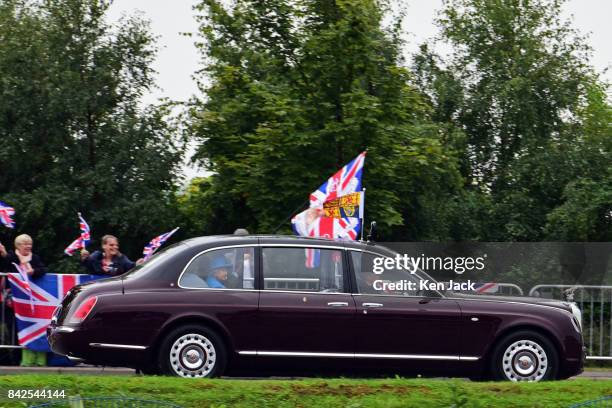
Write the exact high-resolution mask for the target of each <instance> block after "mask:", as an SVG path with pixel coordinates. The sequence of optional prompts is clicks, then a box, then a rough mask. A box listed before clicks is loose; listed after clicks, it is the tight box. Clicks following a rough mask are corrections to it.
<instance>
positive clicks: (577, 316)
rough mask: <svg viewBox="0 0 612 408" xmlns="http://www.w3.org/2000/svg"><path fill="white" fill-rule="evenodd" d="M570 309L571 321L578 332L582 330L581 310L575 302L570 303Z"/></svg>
mask: <svg viewBox="0 0 612 408" xmlns="http://www.w3.org/2000/svg"><path fill="white" fill-rule="evenodd" d="M570 307H571V309H572V323H573V325H574V328H575V329H576V331H577V332H578V333H581V332H582V312H581V311H580V309H579V308H578V306H576V304H575V303H573V302H572V303H570Z"/></svg>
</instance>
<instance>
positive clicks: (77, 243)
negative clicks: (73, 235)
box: [64, 237, 83, 256]
mask: <svg viewBox="0 0 612 408" xmlns="http://www.w3.org/2000/svg"><path fill="white" fill-rule="evenodd" d="M82 248H83V238H81V237H78V238H77V239H75V240H74V241H72V243H71V244H70V245H68V246H67V247H66V249H64V253H65V254H66V255H68V256H72V255H73V254H74V251H76V250H79V249H82Z"/></svg>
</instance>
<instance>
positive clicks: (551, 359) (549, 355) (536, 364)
mask: <svg viewBox="0 0 612 408" xmlns="http://www.w3.org/2000/svg"><path fill="white" fill-rule="evenodd" d="M558 371H559V356H558V353H557V350H556V348H555V346H554V345H553V344H552V343H551V341H550V340H549V339H548V338H547V337H546V336H544V335H542V334H540V333H538V332H535V331H531V330H521V331H518V332H515V333H511V334H509V335H508V336H506V337H504V338H503V340H502V341H500V342H499V343H498V344H497V345H496V347H495V349H494V350H493V353H492V359H491V373H492V376H493V378H494V379H495V380H502V381H534V382H536V381H546V380H554V379H556V378H557V373H558Z"/></svg>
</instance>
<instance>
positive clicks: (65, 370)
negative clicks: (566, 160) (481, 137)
mask: <svg viewBox="0 0 612 408" xmlns="http://www.w3.org/2000/svg"><path fill="white" fill-rule="evenodd" d="M11 374H73V375H137V374H136V371H135V370H133V369H131V368H117V367H94V366H79V367H19V366H0V375H11ZM228 378H230V377H228ZM234 378H241V379H261V378H255V377H234ZM271 378H273V379H290V378H291V379H295V377H271ZM573 378H591V379H594V380H608V379H612V368H610V370H608V371H599V370H598V371H588V370H587V371H585V372H584V373H582V374H580V375H579V376H577V377H573Z"/></svg>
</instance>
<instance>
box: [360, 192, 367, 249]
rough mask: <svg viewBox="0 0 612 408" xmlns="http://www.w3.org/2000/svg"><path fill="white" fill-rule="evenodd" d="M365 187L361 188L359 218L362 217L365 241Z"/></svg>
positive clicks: (362, 230)
mask: <svg viewBox="0 0 612 408" xmlns="http://www.w3.org/2000/svg"><path fill="white" fill-rule="evenodd" d="M365 193H366V189H365V187H364V188H362V189H361V199H360V200H359V201H360V203H359V218H361V241H363V232H364V230H365Z"/></svg>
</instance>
